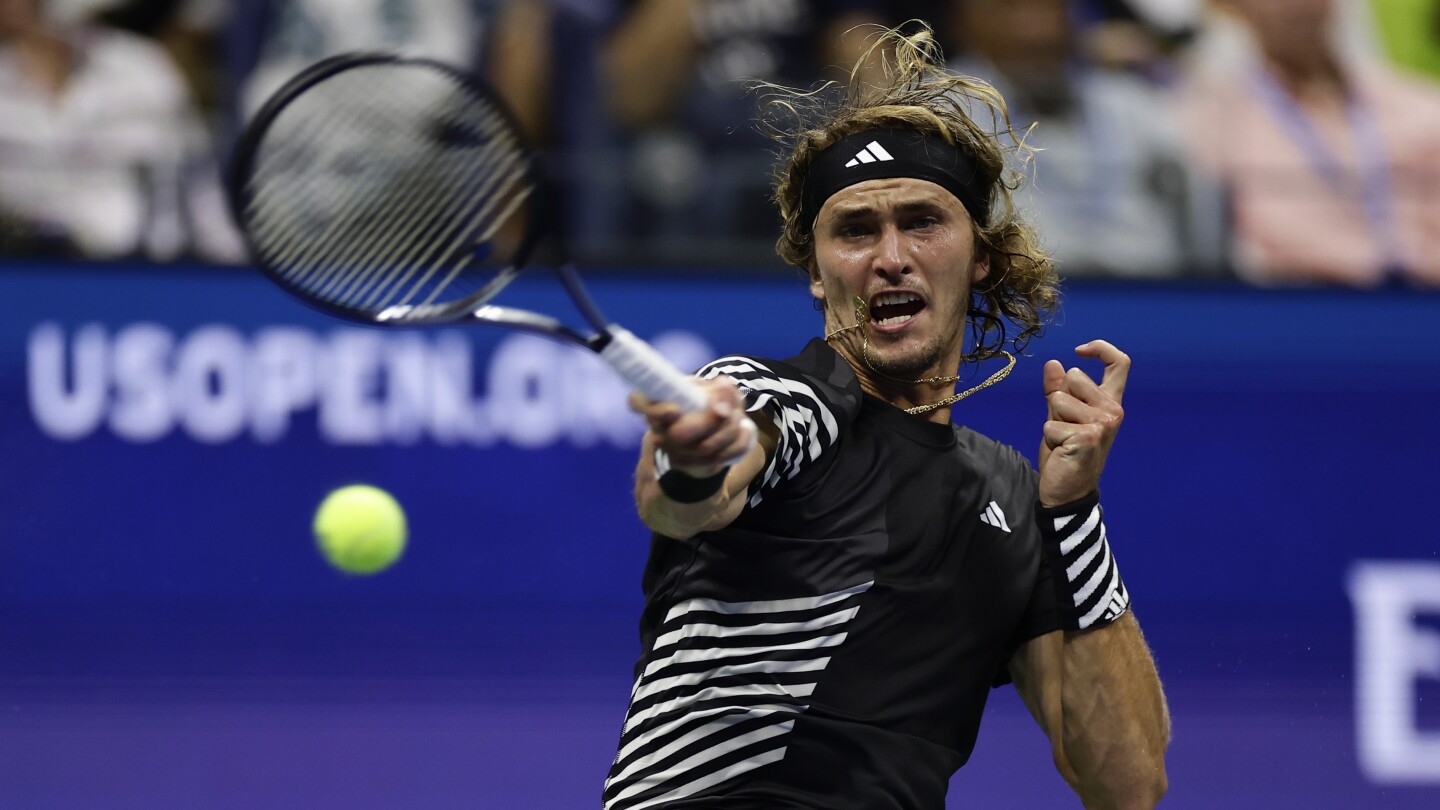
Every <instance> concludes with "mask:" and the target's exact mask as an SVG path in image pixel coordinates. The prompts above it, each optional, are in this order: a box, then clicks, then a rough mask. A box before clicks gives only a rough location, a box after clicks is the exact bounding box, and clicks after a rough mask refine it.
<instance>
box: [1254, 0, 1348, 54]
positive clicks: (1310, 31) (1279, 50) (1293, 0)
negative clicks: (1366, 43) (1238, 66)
mask: <svg viewBox="0 0 1440 810" xmlns="http://www.w3.org/2000/svg"><path fill="white" fill-rule="evenodd" d="M1228 4H1229V5H1230V6H1231V7H1232V8H1233V9H1235V10H1236V11H1237V12H1239V14H1240V16H1241V17H1243V18H1244V19H1245V20H1246V22H1248V23H1249V24H1250V27H1251V29H1253V30H1254V32H1255V36H1256V38H1257V39H1258V40H1259V41H1260V44H1261V45H1262V46H1263V47H1264V48H1265V52H1266V53H1268V54H1269V55H1270V56H1271V57H1272V58H1274V59H1276V60H1279V61H1281V62H1286V63H1294V64H1303V63H1306V62H1312V61H1314V60H1315V59H1316V58H1317V57H1322V56H1324V55H1325V54H1328V53H1329V50H1330V40H1329V33H1330V19H1331V12H1332V9H1333V3H1332V0H1228Z"/></svg>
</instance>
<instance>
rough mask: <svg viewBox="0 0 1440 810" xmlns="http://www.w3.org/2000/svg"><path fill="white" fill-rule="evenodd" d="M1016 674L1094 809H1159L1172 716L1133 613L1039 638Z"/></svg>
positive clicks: (1060, 763) (1019, 657)
mask: <svg viewBox="0 0 1440 810" xmlns="http://www.w3.org/2000/svg"><path fill="white" fill-rule="evenodd" d="M1010 673H1011V676H1012V677H1013V678H1014V679H1015V687H1016V689H1017V690H1019V692H1020V696H1021V697H1022V698H1023V699H1024V700H1025V705H1026V706H1027V707H1028V708H1029V709H1030V713H1031V714H1032V715H1034V717H1035V720H1036V722H1038V723H1039V724H1040V727H1041V728H1042V729H1044V730H1045V733H1046V735H1047V736H1048V737H1049V738H1050V748H1051V753H1052V755H1053V756H1054V758H1055V767H1056V768H1058V769H1059V771H1060V774H1061V776H1063V777H1065V781H1066V782H1068V783H1069V784H1070V787H1071V788H1073V789H1074V790H1075V792H1076V793H1077V794H1079V796H1080V799H1081V801H1083V802H1084V804H1085V806H1086V807H1087V808H1090V809H1091V810H1102V808H1105V809H1109V808H1113V809H1114V810H1130V809H1131V808H1151V807H1154V806H1155V804H1156V803H1157V802H1159V801H1160V798H1161V797H1162V796H1164V795H1165V789H1166V776H1165V747H1166V746H1167V745H1168V744H1169V741H1170V716H1169V712H1168V710H1167V709H1166V706H1165V695H1164V693H1163V692H1162V690H1161V687H1160V678H1159V676H1158V675H1157V674H1156V672H1155V664H1154V662H1153V661H1152V660H1151V658H1150V651H1149V649H1148V648H1147V647H1146V645H1145V639H1144V637H1143V636H1142V635H1141V634H1140V624H1139V623H1138V622H1137V621H1135V616H1134V614H1133V613H1130V612H1127V613H1125V614H1124V615H1123V616H1121V617H1120V619H1119V620H1117V621H1115V622H1114V623H1113V624H1109V625H1106V626H1104V627H1100V628H1097V629H1094V630H1086V631H1081V632H1066V631H1056V632H1054V633H1049V634H1047V635H1044V636H1040V637H1039V638H1036V639H1032V640H1031V641H1029V642H1027V643H1026V644H1024V645H1023V646H1022V647H1021V648H1020V650H1019V651H1018V652H1017V653H1016V654H1015V657H1014V659H1013V660H1012V661H1011V663H1010Z"/></svg>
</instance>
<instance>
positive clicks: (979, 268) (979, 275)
mask: <svg viewBox="0 0 1440 810" xmlns="http://www.w3.org/2000/svg"><path fill="white" fill-rule="evenodd" d="M988 275H990V254H989V253H981V254H980V255H978V256H976V257H975V260H974V261H972V262H970V284H971V285H972V286H973V285H974V284H975V283H976V282H978V281H981V280H983V279H984V278H985V277H986V276H988Z"/></svg>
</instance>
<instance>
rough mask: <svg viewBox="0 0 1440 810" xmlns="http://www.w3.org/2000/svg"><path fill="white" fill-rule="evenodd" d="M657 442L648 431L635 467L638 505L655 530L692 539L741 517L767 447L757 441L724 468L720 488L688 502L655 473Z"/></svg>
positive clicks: (647, 521)
mask: <svg viewBox="0 0 1440 810" xmlns="http://www.w3.org/2000/svg"><path fill="white" fill-rule="evenodd" d="M654 458H655V446H654V441H653V439H652V438H651V437H650V436H649V435H647V436H646V440H645V442H644V443H643V447H642V450H641V453H640V464H639V465H638V466H637V467H636V469H635V508H636V511H637V512H638V513H639V515H640V520H641V522H643V523H644V524H645V525H646V526H647V527H649V528H650V530H651V531H654V532H657V533H659V534H663V535H665V536H666V537H673V538H675V539H677V540H688V539H689V538H691V537H694V536H695V535H697V534H699V533H701V532H707V531H714V530H715V529H720V528H724V527H725V526H728V525H730V522H731V521H733V520H735V518H736V517H739V515H740V512H741V511H742V510H743V509H744V508H745V499H746V498H747V497H748V495H749V488H750V481H751V480H753V479H754V478H755V475H756V474H757V473H758V472H759V471H760V468H761V466H763V465H764V463H765V448H764V447H763V446H762V445H757V446H756V447H754V448H752V449H751V451H750V453H748V454H746V456H745V457H744V458H742V459H740V460H739V461H738V462H736V463H735V464H733V465H731V466H730V467H729V468H728V469H727V470H725V471H724V474H725V478H724V482H723V483H722V484H721V485H720V488H719V489H718V490H717V491H716V492H715V493H714V494H712V495H710V496H709V497H708V498H705V499H704V500H700V501H695V502H690V503H686V502H683V501H679V500H676V499H674V498H671V497H669V496H667V495H666V494H665V492H664V490H662V489H661V487H660V482H659V478H658V476H657V475H656V474H655V461H654Z"/></svg>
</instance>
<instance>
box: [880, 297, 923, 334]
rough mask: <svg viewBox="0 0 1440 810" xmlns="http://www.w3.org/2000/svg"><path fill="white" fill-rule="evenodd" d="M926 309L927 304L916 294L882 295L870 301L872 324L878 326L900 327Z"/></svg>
mask: <svg viewBox="0 0 1440 810" xmlns="http://www.w3.org/2000/svg"><path fill="white" fill-rule="evenodd" d="M924 308H925V302H924V301H923V300H922V299H921V298H920V296H918V295H916V294H915V293H908V292H887V293H880V294H879V295H877V296H875V297H874V298H872V299H870V322H871V323H874V324H875V325H876V326H899V325H900V324H902V323H905V322H906V321H908V320H910V319H911V318H913V317H915V316H916V315H918V314H920V310H922V309H924Z"/></svg>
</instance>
